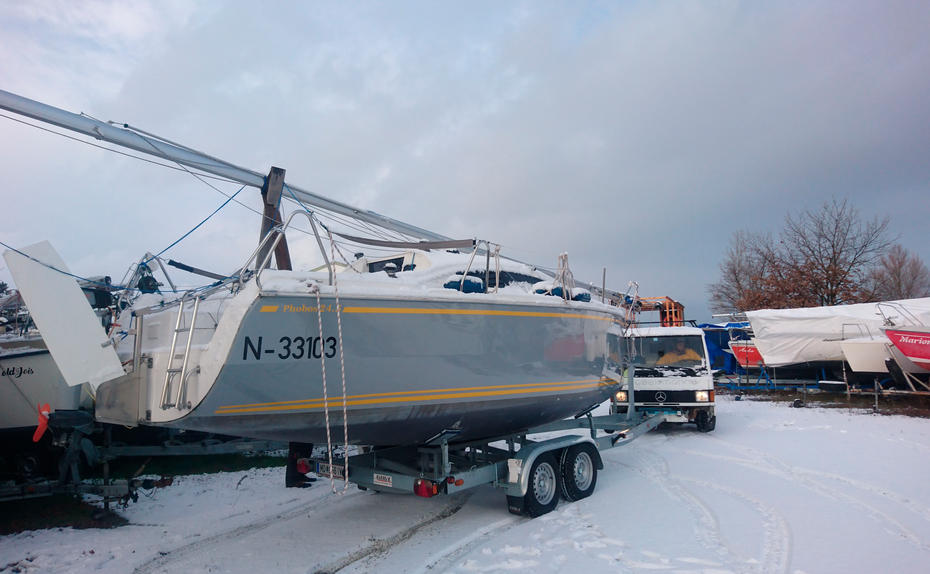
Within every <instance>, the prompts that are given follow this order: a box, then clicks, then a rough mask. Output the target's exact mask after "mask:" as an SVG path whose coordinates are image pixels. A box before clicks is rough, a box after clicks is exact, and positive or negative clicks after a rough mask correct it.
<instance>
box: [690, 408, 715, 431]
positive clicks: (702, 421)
mask: <svg viewBox="0 0 930 574" xmlns="http://www.w3.org/2000/svg"><path fill="white" fill-rule="evenodd" d="M694 424H696V425H697V429H698V430H699V431H701V432H710V431H712V430H714V429H715V428H717V417H716V416H713V415H711V414H710V411H698V413H697V414H696V415H695V416H694Z"/></svg>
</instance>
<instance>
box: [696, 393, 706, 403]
mask: <svg viewBox="0 0 930 574" xmlns="http://www.w3.org/2000/svg"><path fill="white" fill-rule="evenodd" d="M694 400H695V401H697V402H699V403H706V402H708V401H709V400H710V391H695V393H694Z"/></svg>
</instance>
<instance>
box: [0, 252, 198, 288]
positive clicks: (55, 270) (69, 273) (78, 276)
mask: <svg viewBox="0 0 930 574" xmlns="http://www.w3.org/2000/svg"><path fill="white" fill-rule="evenodd" d="M0 245H2V246H3V247H6V248H7V249H9V250H10V251H13V252H14V253H18V254H19V255H22V256H23V257H25V258H26V259H28V260H30V261H32V262H34V263H38V264H39V265H41V266H42V267H45V268H47V269H51V270H52V271H54V272H56V273H61V274H62V275H65V276H67V277H71V278H73V279H77V280H78V281H82V282H84V283H86V284H87V285H88V286H99V287H107V288H109V289H112V290H114V291H139V289H138V288H136V287H128V286H126V285H114V284H113V283H109V284H107V283H103V282H101V281H93V280H91V279H88V278H86V277H82V276H80V275H75V274H74V273H71V272H69V271H64V270H62V269H59V268H57V267H55V266H54V265H50V264H48V263H46V262H44V261H40V260H38V259H36V258H35V257H33V256H32V255H28V254H26V253H23V252H22V251H20V250H19V249H17V248H15V247H13V246H12V245H7V244H6V243H4V242H3V241H0ZM150 261H151V260H150ZM209 286H210V285H208V286H207V287H209ZM202 288H203V287H195V288H194V289H202ZM159 291H160V292H162V293H186V292H188V291H191V289H159Z"/></svg>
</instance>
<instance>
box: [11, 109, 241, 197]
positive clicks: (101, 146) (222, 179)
mask: <svg viewBox="0 0 930 574" xmlns="http://www.w3.org/2000/svg"><path fill="white" fill-rule="evenodd" d="M0 117H4V118H6V119H8V120H12V121H14V122H19V123H21V124H23V125H27V126H29V127H33V128H36V129H37V130H42V131H44V132H48V133H51V134H55V135H57V136H61V137H63V138H67V139H69V140H74V141H76V142H80V143H82V144H87V145H89V146H93V147H96V148H100V149H102V150H106V151H109V152H113V153H116V154H119V155H124V156H126V157H131V158H133V159H137V160H139V161H144V162H146V163H151V164H153V165H157V166H161V167H167V168H168V169H173V170H175V171H184V170H183V169H181V168H179V167H176V166H173V165H171V164H167V163H161V162H158V161H155V160H152V159H148V158H144V157H140V156H137V155H133V154H131V153H127V152H124V151H120V150H118V149H113V148H109V147H106V146H103V145H100V144H96V143H94V142H89V141H87V140H82V139H81V138H78V137H74V136H71V135H68V134H65V133H61V132H57V131H55V130H52V129H49V128H46V127H43V126H40V125H36V124H32V123H29V122H27V121H23V120H21V119H19V118H14V117H13V116H8V115H6V114H2V113H0ZM199 175H201V176H202V177H206V178H209V179H215V180H217V181H224V182H227V183H238V182H235V181H233V180H231V179H227V178H225V177H221V176H218V175H211V174H207V173H201V174H199Z"/></svg>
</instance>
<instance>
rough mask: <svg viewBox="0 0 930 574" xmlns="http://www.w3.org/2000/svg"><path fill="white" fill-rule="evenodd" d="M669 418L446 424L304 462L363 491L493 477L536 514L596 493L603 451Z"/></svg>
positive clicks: (453, 489) (473, 483)
mask: <svg viewBox="0 0 930 574" xmlns="http://www.w3.org/2000/svg"><path fill="white" fill-rule="evenodd" d="M592 410H593V407H592ZM665 420H666V415H665V414H664V413H663V414H654V415H651V416H643V415H641V414H639V413H635V412H634V416H632V417H628V416H627V415H626V414H613V415H602V416H592V415H591V413H590V411H589V412H587V413H583V414H581V415H578V416H577V417H575V418H574V419H566V420H562V421H556V422H554V423H549V424H546V425H543V426H539V427H535V428H532V429H529V430H527V431H526V432H525V433H520V434H516V435H509V436H504V437H496V438H492V439H484V440H480V441H473V442H460V443H458V442H450V441H452V440H454V436H455V433H454V431H447V432H444V433H441V434H440V435H437V436H436V437H435V438H434V439H432V440H430V441H428V442H427V443H426V444H423V445H414V446H400V447H389V448H384V449H375V450H370V451H368V452H365V453H362V454H356V455H350V456H348V457H345V458H333V459H332V464H330V462H329V460H323V459H321V458H307V459H301V460H300V461H298V467H299V468H301V470H302V471H310V470H313V471H315V473H316V474H317V475H319V476H325V477H333V478H337V479H340V480H346V474H345V470H346V468H347V469H348V479H347V480H348V482H350V483H354V484H355V485H357V486H358V488H360V489H362V490H373V491H377V492H397V493H407V494H409V493H413V494H416V495H418V496H423V497H427V498H428V497H432V496H438V495H446V494H455V493H458V492H462V491H465V490H468V489H471V488H475V487H477V486H482V485H488V484H489V485H492V486H494V487H496V488H501V489H503V490H504V491H505V493H506V495H507V508H508V510H510V512H511V513H513V514H522V515H526V516H530V517H536V516H541V515H543V514H546V513H547V512H550V511H551V510H553V509H554V508H555V507H556V505H558V502H559V498H560V497H561V498H564V499H565V500H567V501H569V502H573V501H575V500H581V499H582V498H586V497H588V496H590V495H591V494H592V493H593V492H594V487H595V485H596V484H597V471H598V470H599V469H602V468H604V464H603V462H602V461H601V456H600V451H602V450H606V449H609V448H614V447H618V446H622V445H626V444H629V443H630V442H632V441H633V440H635V439H636V438H638V437H640V436H642V435H643V434H645V433H647V432H649V431H651V430H653V429H655V428H656V427H658V426H659V425H660V424H661V423H663V422H665ZM573 430H574V431H578V430H582V431H586V432H584V433H581V434H563V435H560V436H557V437H553V438H545V439H540V440H537V439H530V438H528V436H527V435H530V434H538V433H550V432H559V431H573ZM599 431H602V432H599ZM518 447H519V448H518Z"/></svg>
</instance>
